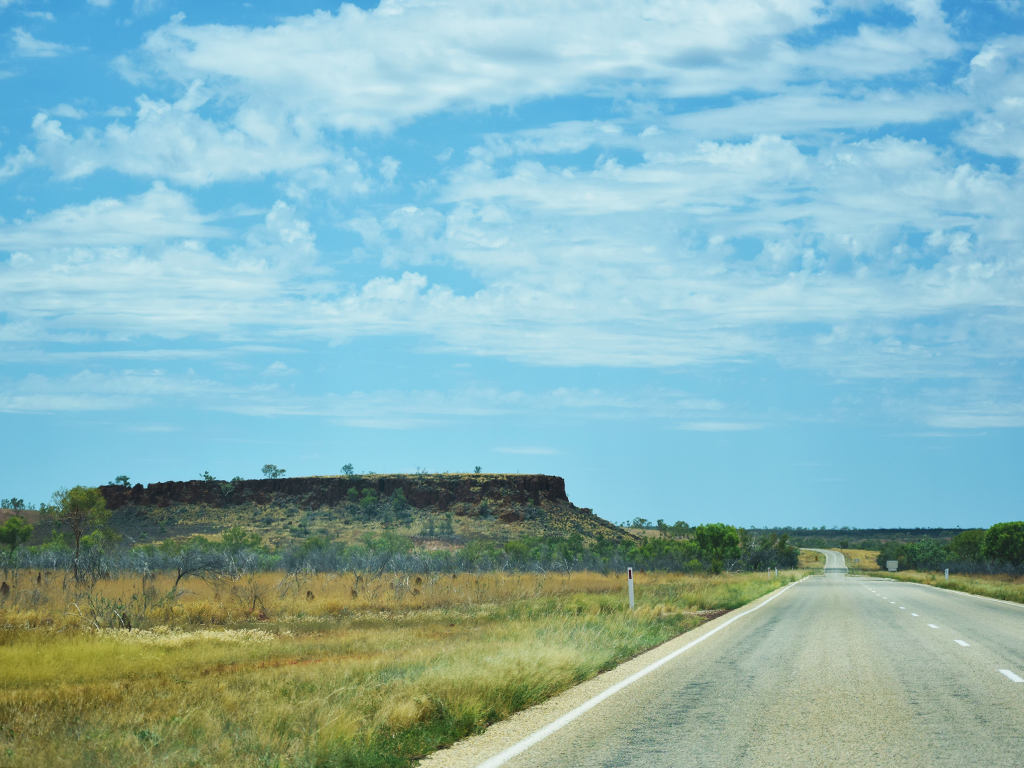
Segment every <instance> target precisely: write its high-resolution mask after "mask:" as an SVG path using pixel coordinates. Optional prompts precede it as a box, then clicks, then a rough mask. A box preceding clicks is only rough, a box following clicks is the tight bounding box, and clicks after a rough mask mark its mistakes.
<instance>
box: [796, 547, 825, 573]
mask: <svg viewBox="0 0 1024 768" xmlns="http://www.w3.org/2000/svg"><path fill="white" fill-rule="evenodd" d="M798 567H800V568H824V567H825V556H824V555H823V554H821V553H820V552H812V551H811V550H809V549H801V550H800V559H799V560H798Z"/></svg>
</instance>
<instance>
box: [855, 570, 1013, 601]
mask: <svg viewBox="0 0 1024 768" xmlns="http://www.w3.org/2000/svg"><path fill="white" fill-rule="evenodd" d="M867 578H869V579H879V577H878V576H868V577H867ZM879 580H880V581H893V582H896V580H895V579H879ZM896 583H898V584H910V585H911V586H915V587H927V588H928V589H937V590H938V591H939V592H945V593H946V594H947V595H948V594H953V595H963V596H964V597H974V598H977V599H978V600H990V601H992V602H993V603H1002V604H1003V605H1012V606H1013V607H1014V608H1024V604H1021V603H1015V602H1013V601H1012V600H1000V599H999V598H998V597H989V596H988V595H974V594H971V593H970V592H961V591H960V590H959V589H943V588H942V587H935V586H932V585H931V584H921V583H920V582H917V581H899V582H896Z"/></svg>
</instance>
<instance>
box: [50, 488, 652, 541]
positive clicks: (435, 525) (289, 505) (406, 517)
mask: <svg viewBox="0 0 1024 768" xmlns="http://www.w3.org/2000/svg"><path fill="white" fill-rule="evenodd" d="M100 491H101V493H102V494H103V496H104V497H105V498H106V501H107V506H108V507H109V508H110V509H111V510H112V511H113V516H112V519H111V525H112V526H113V528H114V530H116V531H117V532H118V533H120V534H121V535H122V536H125V537H127V538H128V539H129V540H131V541H136V542H145V541H159V540H162V539H168V538H183V537H187V536H192V535H195V534H202V535H205V536H208V537H211V538H216V537H217V536H218V535H219V534H220V533H221V532H223V531H224V530H226V529H228V528H230V527H233V526H236V525H238V526H241V527H242V528H245V529H246V530H248V531H252V532H255V533H258V534H259V535H260V536H261V537H263V540H264V543H266V544H271V545H273V546H282V545H287V544H290V543H301V541H302V540H303V539H306V538H308V537H310V536H324V537H327V538H328V539H331V540H342V541H357V540H358V539H359V538H360V537H362V536H363V535H365V534H366V533H380V532H381V531H383V530H385V529H390V530H394V531H396V532H398V533H401V534H403V535H407V536H412V537H413V538H414V539H415V540H416V541H417V542H418V543H419V544H420V545H422V546H424V547H447V546H458V545H460V544H463V543H466V542H469V541H473V540H478V539H488V540H499V541H504V540H508V539H513V538H519V537H522V536H545V537H565V536H571V535H573V534H578V535H580V536H581V537H582V538H583V539H584V540H586V541H594V540H596V539H597V538H598V537H603V538H605V539H610V540H615V541H622V540H638V538H639V537H637V536H636V535H635V534H633V533H630V532H627V531H625V530H623V529H622V528H619V527H618V526H616V525H614V524H612V523H610V522H608V521H606V520H603V519H601V518H600V517H598V516H596V515H595V514H593V512H592V511H591V510H590V509H583V508H580V507H577V506H575V505H574V504H573V503H572V502H570V501H569V499H568V497H567V496H566V493H565V481H564V480H563V479H562V478H560V477H555V476H553V475H497V474H437V475H427V474H422V475H421V474H414V475H340V476H325V477H289V478H277V479H272V480H241V479H236V480H234V481H217V480H190V481H185V482H166V483H152V484H150V485H148V486H142V485H141V484H139V485H135V486H132V487H126V486H119V485H105V486H101V487H100ZM43 527H44V528H45V527H46V526H45V525H44V526H43ZM44 535H48V531H45V530H40V531H39V532H38V534H37V537H42V536H44Z"/></svg>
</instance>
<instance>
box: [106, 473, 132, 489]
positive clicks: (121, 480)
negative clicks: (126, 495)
mask: <svg viewBox="0 0 1024 768" xmlns="http://www.w3.org/2000/svg"><path fill="white" fill-rule="evenodd" d="M111 485H120V486H121V487H123V488H131V487H132V484H131V482H130V481H129V480H128V475H118V476H117V477H115V478H114V482H112V483H111Z"/></svg>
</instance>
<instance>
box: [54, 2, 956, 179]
mask: <svg viewBox="0 0 1024 768" xmlns="http://www.w3.org/2000/svg"><path fill="white" fill-rule="evenodd" d="M904 10H905V11H906V12H907V13H908V14H909V17H910V18H911V19H912V21H911V23H910V24H909V25H904V26H899V25H896V26H894V27H892V28H885V29H882V28H877V27H871V26H861V27H860V28H859V29H858V30H857V31H856V32H855V33H854V34H853V35H847V36H845V37H843V36H839V37H835V36H832V37H829V38H828V39H827V40H826V41H824V42H822V43H820V44H816V45H815V44H812V45H811V46H810V47H809V48H797V47H794V45H793V44H792V43H790V42H788V36H790V35H794V34H796V33H804V34H809V35H813V34H814V32H815V29H816V28H817V27H818V26H819V25H820V24H822V23H823V22H825V21H828V20H830V18H832V17H834V16H835V15H836V14H838V13H841V12H842V11H841V9H840V10H837V9H830V8H829V7H828V6H826V5H824V4H822V3H821V2H820V0H800V1H799V2H797V3H793V2H787V3H782V2H777V0H741V1H740V2H737V3H732V4H730V5H729V6H728V7H726V6H722V5H721V4H719V3H716V2H711V0H699V1H698V2H693V3H686V4H682V5H676V6H666V5H664V4H662V3H660V2H656V1H655V0H651V1H650V2H646V3H641V4H640V5H639V6H638V5H637V4H635V3H624V2H621V0H606V1H605V2H603V3H598V4H592V5H590V6H587V7H586V8H582V7H577V6H573V7H571V8H570V7H565V6H562V5H560V4H553V3H547V2H540V0H530V2H526V3H518V4H507V3H502V2H498V0H488V1H487V2H482V3H470V4H466V3H457V2H453V1H449V0H408V1H406V0H395V1H394V2H384V3H382V4H381V5H380V6H379V7H378V8H376V9H374V10H370V11H363V10H360V9H358V8H356V7H355V6H352V5H348V4H346V5H343V6H342V7H341V9H340V10H339V11H338V12H337V13H336V14H331V13H327V12H323V11H317V12H315V13H313V14H311V15H307V16H297V17H291V18H286V19H283V20H281V21H280V22H279V23H277V24H276V25H273V26H269V27H264V28H255V29H253V28H248V27H243V26H224V25H198V26H190V25H187V24H186V23H185V21H184V16H183V15H181V14H179V15H177V16H175V17H174V18H173V19H172V20H171V22H170V23H168V24H166V25H164V26H162V27H160V28H159V29H157V30H155V31H154V32H152V33H150V34H149V35H148V36H147V38H146V42H145V43H144V45H143V46H142V48H141V49H140V51H139V52H138V54H137V55H136V56H134V57H131V58H129V57H123V56H122V57H118V59H117V60H116V66H117V67H118V68H119V69H120V71H121V72H122V74H123V75H124V76H125V77H126V78H128V79H129V81H131V82H133V83H136V84H141V83H147V84H149V85H154V84H156V83H158V82H161V81H165V80H166V79H167V78H170V79H171V80H172V81H176V82H177V83H179V84H180V85H181V86H182V87H183V88H186V89H187V90H188V93H187V95H186V96H184V97H183V98H181V99H179V100H178V101H175V102H173V103H169V102H167V101H163V100H158V99H151V98H149V97H140V99H139V111H138V114H137V116H136V120H135V124H134V125H133V126H130V127H129V126H125V125H122V124H120V123H114V124H111V125H108V126H107V127H106V128H105V129H104V130H103V131H95V130H94V129H89V130H86V131H85V132H83V135H82V136H81V137H77V138H76V137H72V136H69V135H68V134H66V133H64V132H63V131H62V130H61V129H60V126H59V125H54V124H51V123H48V122H46V121H43V122H41V123H38V124H37V126H36V130H37V138H38V140H39V144H40V145H39V148H38V150H37V153H38V154H39V155H40V156H41V157H43V158H44V159H45V160H46V161H47V162H48V163H50V164H51V166H53V167H54V169H55V170H56V171H57V172H58V173H59V174H60V175H61V176H62V177H64V178H75V177H78V176H81V175H85V174H88V173H92V172H93V171H95V170H96V169H98V168H102V167H109V168H113V169H115V170H118V171H121V172H123V173H129V174H133V175H151V176H158V177H162V178H172V179H174V180H176V181H180V182H183V183H188V184H197V185H198V184H208V183H212V182H214V181H218V180H232V179H241V178H252V177H258V176H261V175H263V174H267V173H284V174H290V173H294V174H295V175H296V179H295V180H294V181H293V182H292V185H291V186H290V187H289V195H290V196H292V197H294V198H296V199H302V198H303V197H304V195H305V194H307V193H308V192H309V191H314V190H328V191H331V192H332V193H335V194H337V193H338V192H337V190H338V189H340V190H342V192H341V194H342V196H343V195H344V194H349V193H351V192H352V191H357V192H359V191H361V190H362V189H364V188H365V187H366V182H365V181H364V180H362V179H361V178H359V174H358V173H356V172H355V169H354V168H352V166H351V163H348V162H347V160H348V158H347V157H346V156H345V154H344V153H343V152H341V150H340V149H339V148H338V147H337V146H335V145H334V144H333V143H332V139H331V137H329V136H326V135H325V134H324V131H325V130H329V129H334V130H335V131H382V132H387V131H391V130H393V129H394V128H395V127H396V126H400V125H405V124H408V123H410V122H412V121H414V120H416V119H417V118H420V117H423V116H427V115H431V114H436V113H438V112H442V111H446V110H465V109H473V110H485V109H488V108H490V107H494V106H506V105H508V106H512V105H516V104H519V103H522V102H525V101H529V100H535V99H539V98H546V97H554V96H561V95H569V94H588V95H597V96H615V97H621V96H629V95H632V94H633V93H634V92H636V93H639V94H642V95H643V96H644V98H647V99H653V98H657V97H659V96H662V97H671V98H681V97H692V96H708V95H721V94H728V93H732V92H736V91H742V92H745V93H762V94H766V95H767V99H763V100H762V101H765V103H766V104H768V103H769V102H770V100H771V98H773V97H777V98H778V99H780V101H778V102H777V103H776V104H775V105H774V107H775V112H776V113H778V114H779V115H780V117H779V120H781V119H782V118H781V115H782V114H783V113H784V112H785V111H786V107H787V104H786V103H785V101H784V100H785V99H786V98H789V99H792V98H794V97H792V96H789V95H785V96H783V95H782V94H780V93H779V92H780V91H783V90H787V91H788V90H789V88H790V87H791V86H790V83H791V82H796V83H804V82H807V81H811V80H821V79H823V78H828V79H829V80H830V81H835V80H836V79H839V80H850V79H852V80H854V81H857V80H865V81H870V80H871V79H872V78H875V77H877V76H879V75H887V74H895V73H903V72H908V71H911V70H914V69H919V68H921V67H924V66H928V64H929V62H931V61H934V60H938V59H943V58H948V57H950V56H953V55H955V54H956V52H957V45H956V44H955V43H954V41H953V36H952V31H951V29H950V28H949V26H948V24H947V23H946V22H945V20H944V17H943V15H942V12H941V10H940V9H939V6H938V4H937V3H936V2H933V1H932V0H921V1H920V2H915V3H911V4H909V5H907V6H906V7H905V8H904ZM567 26H571V27H572V28H573V29H574V35H573V36H572V37H571V38H566V37H565V36H564V35H563V34H562V33H561V30H563V29H565V28H566V27H567ZM425 40H427V41H430V42H429V44H424V42H423V41H425ZM799 87H802V88H803V89H804V90H805V91H808V92H809V91H810V90H811V89H809V88H808V87H807V86H799ZM798 90H799V88H798ZM807 98H809V99H811V100H813V99H814V95H813V94H811V95H809V96H808V97H807ZM829 98H830V97H829V96H827V95H826V96H825V97H824V101H825V102H828V100H829ZM831 99H832V102H833V103H832V104H831V105H829V104H828V103H824V104H815V109H816V111H817V112H818V113H819V115H820V119H821V120H822V121H826V122H827V121H828V120H829V119H831V120H833V121H834V120H836V119H839V120H844V119H846V120H852V121H853V122H854V123H855V124H856V125H864V124H865V123H867V122H869V121H871V120H874V121H875V122H874V123H873V124H874V125H877V124H879V123H878V122H877V121H878V120H882V121H883V122H884V121H886V120H891V119H896V118H899V117H900V116H901V115H902V116H908V115H911V114H912V109H911V108H910V107H909V106H908V105H907V104H906V103H901V100H900V98H899V97H898V95H896V94H892V95H891V97H890V96H887V95H886V94H884V93H883V94H881V95H879V96H875V95H866V96H856V95H855V96H854V97H853V98H852V99H844V98H840V97H839V96H833V97H831ZM916 100H917V102H920V106H922V107H927V108H929V109H931V110H933V111H934V112H935V113H937V114H939V113H941V114H949V113H950V112H951V111H955V110H956V109H957V108H958V105H957V102H956V99H954V98H950V97H945V96H943V95H941V94H921V95H920V96H918V97H916ZM849 102H853V103H852V104H851V103H849ZM755 103H756V102H755ZM769 108H770V107H769ZM711 112H715V113H716V114H715V115H712V114H709V115H707V116H705V117H704V119H705V120H707V119H715V117H716V115H717V112H722V110H718V111H717V112H716V111H715V110H712V111H711ZM724 112H725V113H728V110H725V111H724ZM717 116H718V117H719V119H723V120H724V117H723V116H722V115H717ZM910 119H915V118H910ZM779 120H776V123H777V122H779ZM731 124H732V125H736V124H737V123H736V122H732V123H731ZM831 127H832V128H833V129H834V128H835V127H836V126H835V125H834V124H833V125H832V126H831ZM605 128H607V129H609V130H618V128H617V127H616V126H614V125H606V126H605ZM777 130H779V128H778V126H777V125H770V124H766V125H764V126H763V127H762V128H760V129H757V130H755V131H752V132H754V133H756V132H774V131H777ZM654 135H655V134H652V133H650V132H647V133H645V138H653V136H654ZM748 135H749V134H748ZM567 149H571V148H567ZM439 157H443V158H444V159H445V160H446V159H447V158H448V157H450V155H445V154H444V153H442V154H441V155H440V156H439ZM443 161H444V160H442V162H443ZM396 162H397V161H394V160H393V158H389V157H386V158H384V159H383V160H382V161H381V163H380V166H379V169H380V173H381V176H382V178H384V179H385V180H386V181H388V182H390V181H392V180H393V179H394V177H395V176H394V174H395V173H396V172H397V165H395V163H396ZM342 165H344V166H345V171H344V175H345V176H347V177H350V178H346V179H344V180H342V181H340V183H339V182H337V181H335V180H334V179H333V178H332V177H337V175H338V174H337V172H336V170H331V169H332V168H333V169H338V168H339V167H341V166H342Z"/></svg>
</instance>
